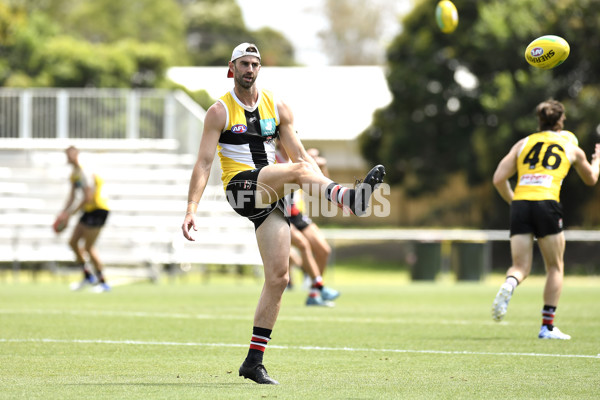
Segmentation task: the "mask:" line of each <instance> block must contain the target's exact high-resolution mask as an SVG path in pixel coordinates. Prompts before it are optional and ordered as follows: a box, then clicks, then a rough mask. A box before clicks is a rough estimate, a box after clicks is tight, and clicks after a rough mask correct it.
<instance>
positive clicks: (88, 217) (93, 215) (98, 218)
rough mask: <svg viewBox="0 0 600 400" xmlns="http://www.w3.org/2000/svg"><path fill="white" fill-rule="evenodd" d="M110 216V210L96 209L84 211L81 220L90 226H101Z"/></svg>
mask: <svg viewBox="0 0 600 400" xmlns="http://www.w3.org/2000/svg"><path fill="white" fill-rule="evenodd" d="M106 218H108V210H94V211H89V212H84V213H83V215H82V216H81V218H80V219H79V222H80V223H82V224H83V225H85V226H87V227H90V228H101V227H103V226H104V224H105V223H106Z"/></svg>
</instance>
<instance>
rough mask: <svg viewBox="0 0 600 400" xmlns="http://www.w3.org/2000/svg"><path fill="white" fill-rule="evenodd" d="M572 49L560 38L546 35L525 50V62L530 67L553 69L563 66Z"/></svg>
mask: <svg viewBox="0 0 600 400" xmlns="http://www.w3.org/2000/svg"><path fill="white" fill-rule="evenodd" d="M570 51H571V48H570V47H569V43H567V41H566V40H565V39H563V38H561V37H560V36H554V35H546V36H541V37H539V38H537V39H535V40H534V41H533V42H531V43H529V45H528V46H527V49H525V60H527V62H528V63H529V64H530V65H533V66H534V67H536V68H541V69H551V68H554V67H556V66H558V65H560V64H562V63H563V62H564V61H565V60H566V59H567V57H569V52H570Z"/></svg>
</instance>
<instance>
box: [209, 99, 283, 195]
mask: <svg viewBox="0 0 600 400" xmlns="http://www.w3.org/2000/svg"><path fill="white" fill-rule="evenodd" d="M219 102H220V103H221V104H223V106H224V107H225V110H226V114H227V120H226V122H225V128H224V129H223V132H221V136H220V137H219V144H218V147H217V149H218V152H219V159H220V161H221V169H222V171H223V173H222V176H221V180H222V181H223V187H224V188H226V187H227V184H228V183H229V181H230V180H231V178H233V177H234V176H235V175H236V174H237V173H239V172H241V171H247V170H252V169H255V168H259V167H264V166H266V165H269V164H273V163H275V139H276V138H277V135H278V129H277V127H278V126H279V113H278V111H277V105H276V103H275V100H274V98H273V93H272V92H270V91H268V90H261V91H259V94H258V101H257V102H256V105H255V106H254V107H248V106H246V105H244V104H243V103H242V102H241V101H240V100H239V99H238V98H237V96H236V95H235V93H234V91H233V89H232V90H231V91H230V92H228V93H227V94H225V95H224V96H223V97H221V98H220V99H219Z"/></svg>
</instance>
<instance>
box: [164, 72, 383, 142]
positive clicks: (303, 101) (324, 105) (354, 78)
mask: <svg viewBox="0 0 600 400" xmlns="http://www.w3.org/2000/svg"><path fill="white" fill-rule="evenodd" d="M167 76H168V78H169V79H171V80H172V81H174V82H175V83H178V84H180V85H182V86H184V87H186V88H188V89H189V90H192V91H196V90H201V89H204V90H206V91H207V92H208V94H209V95H210V96H211V97H213V98H214V99H217V98H219V97H221V96H222V95H223V94H225V93H226V92H227V91H229V90H231V89H232V88H233V81H232V80H231V79H227V77H226V76H227V67H226V66H224V67H173V68H170V69H169V70H168V71H167ZM257 85H258V87H260V88H265V89H269V90H272V91H273V92H274V93H275V96H276V97H279V98H281V99H282V100H283V101H285V102H286V103H287V104H288V105H289V106H290V107H291V109H292V111H293V113H294V125H295V128H296V130H297V131H298V133H299V135H300V138H301V139H303V140H304V139H310V140H317V139H322V140H354V139H356V137H357V136H358V135H359V134H360V133H361V132H362V131H364V130H365V129H366V128H367V127H368V126H369V125H371V121H372V118H373V112H374V111H375V110H376V109H378V108H381V107H384V106H386V105H388V104H389V103H390V101H391V100H392V95H391V93H390V91H389V89H388V85H387V80H386V76H385V69H384V68H383V67H379V66H319V67H262V69H261V71H260V74H259V76H258V80H257Z"/></svg>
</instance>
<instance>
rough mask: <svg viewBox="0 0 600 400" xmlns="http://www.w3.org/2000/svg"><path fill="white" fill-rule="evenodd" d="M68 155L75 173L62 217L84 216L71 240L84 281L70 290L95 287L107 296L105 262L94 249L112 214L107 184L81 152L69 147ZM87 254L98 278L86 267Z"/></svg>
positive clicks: (71, 179)
mask: <svg viewBox="0 0 600 400" xmlns="http://www.w3.org/2000/svg"><path fill="white" fill-rule="evenodd" d="M65 153H66V155H67V162H68V163H69V164H71V166H72V167H73V170H72V172H71V177H70V181H71V191H70V192H69V197H68V198H67V202H66V204H65V207H64V209H63V211H62V212H61V217H62V218H63V219H68V218H69V216H70V215H74V214H77V213H78V212H80V211H81V212H83V214H82V215H81V218H80V219H79V222H78V223H77V225H76V226H75V228H74V229H73V233H72V234H71V239H70V240H69V245H70V246H71V249H72V250H73V253H75V258H76V262H77V264H78V265H79V266H80V268H81V269H82V271H83V279H82V280H81V281H80V282H76V283H74V284H73V285H71V289H72V290H81V289H82V288H84V287H85V286H87V285H95V286H94V288H93V289H94V291H97V292H107V291H109V290H110V286H108V284H107V283H106V281H105V278H104V274H103V272H102V270H103V266H102V261H101V260H100V257H99V256H98V252H97V250H96V247H95V244H96V241H97V239H98V236H99V235H100V231H101V230H102V227H103V226H104V224H105V223H106V219H107V217H108V214H109V208H108V201H107V198H106V196H105V195H104V193H103V186H104V180H103V179H102V177H101V176H100V175H98V174H97V173H94V172H92V171H90V170H88V169H86V168H85V167H84V166H82V164H81V163H80V160H79V149H77V148H76V147H74V146H70V147H69V148H67V149H66V150H65ZM78 190H80V191H81V200H80V202H79V204H78V205H77V206H76V207H72V206H73V204H74V203H75V200H76V199H77V195H76V193H77V191H78ZM81 240H83V248H82V247H80V246H79V242H80V241H81ZM86 253H87V255H88V256H89V260H90V261H91V262H92V264H93V266H94V269H95V276H94V274H93V273H92V271H91V269H90V267H89V265H88V263H87V260H86V257H85V256H86Z"/></svg>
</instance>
